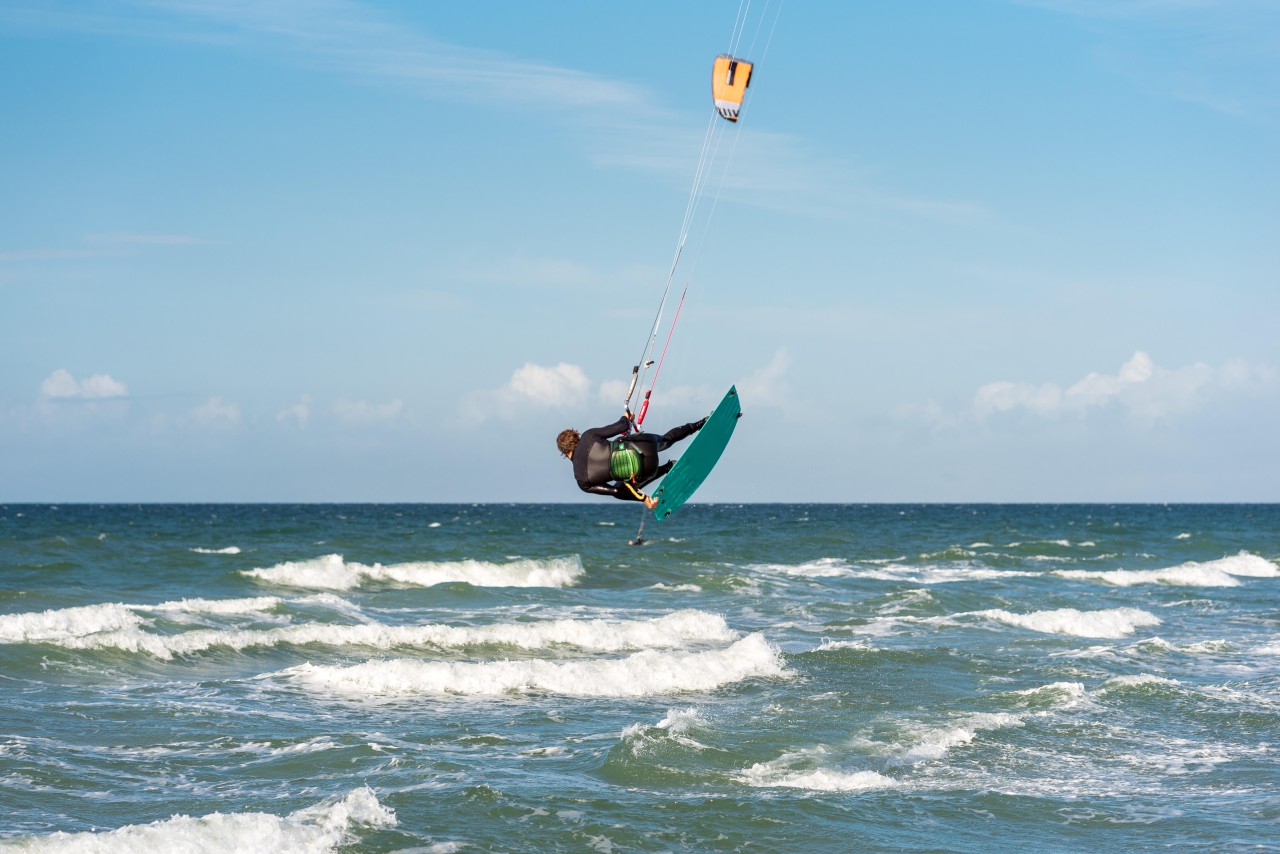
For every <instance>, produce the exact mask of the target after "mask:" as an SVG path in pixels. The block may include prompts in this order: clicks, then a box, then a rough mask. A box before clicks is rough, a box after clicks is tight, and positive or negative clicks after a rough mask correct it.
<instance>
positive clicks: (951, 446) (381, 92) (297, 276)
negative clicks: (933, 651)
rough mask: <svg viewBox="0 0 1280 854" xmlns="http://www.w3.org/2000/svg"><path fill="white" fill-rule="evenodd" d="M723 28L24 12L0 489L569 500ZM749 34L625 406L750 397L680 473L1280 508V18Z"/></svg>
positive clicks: (3, 147) (489, 7)
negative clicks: (689, 225)
mask: <svg viewBox="0 0 1280 854" xmlns="http://www.w3.org/2000/svg"><path fill="white" fill-rule="evenodd" d="M738 10H739V5H738V4H736V3H723V4H721V3H693V4H691V3H684V2H650V3H635V4H613V3H588V2H575V3H560V4H540V3H539V4H533V3H514V2H511V3H499V2H490V3H466V4H462V3H457V4H443V3H441V4H437V3H430V4H426V3H409V2H403V3H359V2H344V1H343V0H288V2H276V3H272V2H249V0H242V2H212V0H154V2H112V0H101V2H84V3H69V2H68V3H64V2H44V0H40V2H26V0H13V2H8V3H6V4H5V5H4V7H3V8H2V9H0V116H2V117H3V118H2V119H0V500H3V501H22V500H30V501H535V502H542V501H577V500H591V499H589V497H588V496H583V495H582V494H581V493H579V492H578V491H577V490H576V488H575V486H574V484H573V482H572V480H571V478H570V477H569V469H568V464H567V463H566V462H564V460H562V459H561V458H559V456H558V455H557V454H556V452H555V449H554V442H553V439H554V435H555V433H556V432H558V431H559V430H560V429H561V428H562V427H565V426H578V427H579V428H583V427H587V426H592V425H593V424H599V423H606V422H608V421H612V420H613V419H614V418H616V417H617V415H618V414H619V412H620V408H621V394H620V393H619V387H620V386H621V385H622V384H623V383H624V381H625V380H626V379H627V377H628V374H629V371H630V368H631V364H632V362H633V361H634V360H635V358H636V356H637V355H638V353H639V351H640V349H641V347H642V346H643V344H644V341H645V338H646V336H647V333H648V329H649V324H650V322H651V320H652V317H653V313H654V311H655V309H656V307H657V302H658V299H659V297H660V296H661V293H662V289H663V285H664V283H665V280H666V275H667V269H668V266H669V264H670V261H671V257H672V253H673V250H674V248H675V243H676V239H677V235H678V233H679V231H680V226H681V222H682V217H683V213H684V210H685V205H686V202H687V201H688V197H689V191H690V187H691V185H692V179H693V176H694V170H695V168H696V165H697V161H698V155H699V151H700V147H701V143H702V139H703V135H704V131H705V129H706V127H707V123H708V121H709V117H710V115H711V111H712V105H711V98H710V67H711V60H712V58H713V57H714V56H715V54H717V53H719V52H721V51H724V50H726V49H727V48H728V47H729V44H730V38H731V35H732V32H733V27H734V21H735V15H736V13H737V12H738ZM739 52H740V53H743V54H744V55H747V56H748V58H751V59H754V60H756V61H757V62H758V67H757V70H756V76H755V78H754V80H753V83H752V87H751V89H750V94H749V98H748V102H747V105H746V108H745V110H744V113H743V120H742V121H741V123H740V124H739V125H738V126H737V127H736V128H732V129H727V130H726V132H725V134H724V136H723V144H722V145H721V147H720V148H718V149H717V151H716V160H715V165H714V167H713V171H712V173H711V174H712V175H713V176H715V177H714V179H713V180H712V181H710V182H709V185H708V193H709V195H708V196H706V197H704V198H703V199H702V200H701V202H700V205H699V210H700V211H701V216H702V219H700V220H698V221H697V222H696V224H695V226H694V228H693V229H692V230H691V236H690V242H689V245H688V247H687V249H686V255H685V257H684V259H683V260H682V262H681V267H680V270H679V274H678V276H677V280H676V288H677V289H678V288H679V287H681V286H683V285H684V284H685V283H686V282H687V283H688V284H689V297H688V301H687V302H686V304H685V306H684V310H683V313H682V315H681V319H680V325H679V327H678V329H677V331H676V334H675V337H674V339H673V341H672V344H671V351H670V354H669V356H668V360H667V362H666V363H665V365H664V367H663V370H662V374H661V376H660V379H659V383H658V386H657V388H656V390H655V391H654V402H653V405H652V408H651V412H650V416H649V421H648V423H647V426H648V427H650V428H656V429H660V430H661V429H666V427H667V426H670V425H672V424H675V423H679V422H683V421H685V420H689V419H692V418H695V417H698V416H700V415H702V414H705V413H706V412H707V411H709V410H710V409H711V407H712V406H714V404H715V402H716V401H717V400H718V398H719V397H720V395H721V394H722V393H723V392H724V390H725V389H726V388H727V387H728V386H729V385H730V384H731V383H737V384H738V387H739V389H740V391H741V395H742V399H743V406H744V409H745V411H746V416H745V417H744V419H743V421H742V422H741V424H740V429H739V431H738V433H737V435H736V436H735V439H734V442H733V444H732V445H731V447H730V448H729V450H728V451H727V452H726V455H725V457H724V459H723V462H722V464H721V466H720V467H719V468H718V469H717V471H716V473H715V474H714V476H713V477H712V479H711V480H710V481H709V482H708V483H707V484H706V486H705V487H704V489H703V491H702V492H701V493H700V494H699V498H700V499H701V500H706V501H1275V500H1278V499H1280V487H1278V486H1277V484H1280V453H1277V452H1276V449H1275V438H1274V436H1275V433H1276V426H1275V425H1276V424H1277V423H1280V322H1278V321H1280V156H1278V155H1280V7H1277V6H1276V4H1274V3H1271V2H1261V0H1199V2H1196V0H1108V2H1102V0H1098V2H1090V0H1021V2H1016V0H971V1H970V2H953V0H946V2H943V0H936V2H916V3H900V2H888V0H886V2H870V3H834V2H831V3H815V2H802V0H786V2H785V3H782V4H779V3H778V0H771V2H770V3H769V4H767V5H766V3H765V2H764V0H753V2H752V3H751V4H750V6H749V8H748V15H747V26H746V29H745V31H744V36H743V40H742V42H741V46H740V48H739ZM726 128H727V125H726ZM668 316H669V315H668ZM597 500H603V499H597Z"/></svg>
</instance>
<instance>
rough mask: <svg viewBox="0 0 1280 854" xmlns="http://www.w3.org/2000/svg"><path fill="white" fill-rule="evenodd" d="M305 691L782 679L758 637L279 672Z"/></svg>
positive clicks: (654, 686) (382, 692)
mask: <svg viewBox="0 0 1280 854" xmlns="http://www.w3.org/2000/svg"><path fill="white" fill-rule="evenodd" d="M274 675H277V676H284V677H286V678H288V679H290V680H291V681H293V682H295V683H296V684H299V685H301V686H303V687H305V688H309V689H312V690H316V691H325V692H333V693H336V694H343V695H351V696H354V697H368V696H395V695H406V694H462V695H469V696H480V697H498V696H503V695H508V694H519V693H526V692H549V693H553V694H564V695H568V696H573V697H645V696H652V695H661V694H673V693H679V692H684V691H710V690H713V689H715V688H719V687H721V686H723V685H730V684H733V683H735V682H740V681H742V680H744V679H751V678H757V677H779V676H786V675H787V672H786V670H785V669H784V668H783V664H782V658H781V655H780V654H779V653H778V651H777V650H775V649H774V648H773V647H771V646H770V645H769V644H768V642H766V641H765V639H764V637H763V636H762V635H759V634H753V635H748V636H747V637H745V638H743V639H742V640H739V641H737V642H736V643H734V644H732V645H730V646H728V647H725V648H723V649H716V650H708V651H703V652H657V651H654V650H645V651H642V652H638V653H635V654H633V655H630V656H627V657H626V658H616V659H577V660H568V661H544V660H533V661H482V662H448V661H420V660H414V659H392V660H382V661H369V662H366V663H364V664H357V665H353V666H348V667H339V666H324V665H313V664H310V663H307V664H303V665H299V666H297V667H291V668H289V669H287V670H283V671H280V672H279V673H278V674H274Z"/></svg>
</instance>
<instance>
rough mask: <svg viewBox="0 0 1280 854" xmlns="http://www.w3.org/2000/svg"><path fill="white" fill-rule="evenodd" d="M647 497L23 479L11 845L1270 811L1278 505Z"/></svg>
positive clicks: (965, 824)
mask: <svg viewBox="0 0 1280 854" xmlns="http://www.w3.org/2000/svg"><path fill="white" fill-rule="evenodd" d="M639 520H640V516H639V512H638V510H637V508H636V507H635V506H634V505H623V504H621V503H617V502H600V503H597V504H591V505H571V506H564V505H560V506H547V507H534V506H522V505H487V506H473V505H466V506H462V505H458V506H453V505H404V506H393V505H386V506H369V505H359V506H324V505H316V506H283V505H270V506H249V505H234V506H212V505H210V506H141V507H136V506H106V507H99V506H62V507H50V506H34V505H32V506H17V505H9V506H3V507H0V686H2V690H3V692H4V697H5V701H4V702H3V703H2V704H0V780H2V781H3V785H2V786H0V848H4V849H8V848H15V849H17V850H35V851H80V850H94V851H98V850H101V851H135V850H174V849H177V848H181V847H182V846H186V847H187V849H188V850H271V851H279V852H285V851H330V850H342V849H350V850H361V851H397V850H406V849H410V850H418V851H422V850H426V851H466V850H473V851H491V850H492V851H523V850H598V851H667V850H673V851H701V850H735V849H745V850H760V851H778V850H787V851H802V850H812V851H822V850H899V849H923V850H953V851H1000V850H1018V851H1021V850H1023V849H1025V848H1027V847H1028V846H1036V847H1038V848H1040V849H1044V850H1081V851H1083V850H1126V849H1127V850H1143V849H1148V848H1155V847H1166V846H1172V847H1175V848H1177V847H1193V846H1195V847H1200V846H1211V847H1214V848H1216V849H1218V850H1233V849H1246V848H1249V849H1252V848H1255V847H1258V846H1261V847H1263V848H1280V796H1278V795H1277V794H1276V793H1277V792H1280V636H1277V629H1278V628H1280V578H1278V577H1277V576H1280V567H1278V565H1277V558H1280V506H1276V505H1266V506H1226V505H1214V506H1103V505H1097V506H1061V507H1056V506H991V505H974V506H888V505H873V506H833V505H748V506H691V507H688V508H686V509H685V510H683V511H682V512H681V514H680V515H679V516H678V517H675V518H673V519H671V520H668V521H667V522H664V523H661V524H657V523H654V522H652V521H650V523H649V524H648V525H647V529H646V535H648V536H649V537H651V540H650V543H649V544H648V545H646V546H644V547H642V548H634V547H629V546H628V545H627V540H628V538H630V537H632V536H634V534H635V532H636V526H637V525H638V523H639ZM202 846H203V847H202Z"/></svg>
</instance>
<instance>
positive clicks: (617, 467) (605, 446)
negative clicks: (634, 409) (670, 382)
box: [556, 410, 707, 510]
mask: <svg viewBox="0 0 1280 854" xmlns="http://www.w3.org/2000/svg"><path fill="white" fill-rule="evenodd" d="M706 422H707V419H706V418H703V419H702V420H701V421H694V422H691V423H689V424H682V425H681V426H679V427H673V428H672V429H670V430H668V431H667V432H666V433H663V434H661V435H659V434H657V433H631V434H629V435H625V436H623V434H624V433H626V432H627V430H628V429H630V428H631V425H632V416H631V411H630V410H627V411H626V412H625V413H623V416H622V417H621V418H619V419H618V420H617V421H615V422H613V423H612V424H609V425H608V426H605V427H593V428H592V429H590V430H588V431H586V432H585V433H582V434H581V435H579V433H578V431H577V430H573V429H568V430H561V431H560V435H558V436H556V447H557V448H558V449H559V450H560V453H561V454H563V455H564V456H565V458H566V459H568V460H571V461H572V462H573V477H574V480H576V481H578V488H579V489H581V490H582V491H583V492H591V493H595V494H596V495H612V496H613V497H614V498H617V499H620V500H622V501H643V502H644V503H645V506H646V507H648V508H649V509H650V510H652V509H653V508H654V507H657V506H658V499H657V498H654V497H653V496H651V495H646V494H645V493H644V487H645V486H647V485H648V484H650V483H653V482H654V481H655V480H657V479H658V478H660V477H662V476H663V475H664V474H666V473H667V472H669V471H671V467H672V466H673V465H675V462H676V461H675V460H668V461H667V462H665V463H662V464H659V463H658V452H659V451H665V450H666V449H667V448H670V447H671V446H672V445H674V444H675V443H676V442H679V441H680V440H681V439H687V438H688V437H690V436H692V435H693V434H694V433H697V432H698V431H699V430H701V429H702V425H703V424H705V423H706ZM614 436H622V438H621V439H617V440H613V441H610V440H611V439H613V437H614Z"/></svg>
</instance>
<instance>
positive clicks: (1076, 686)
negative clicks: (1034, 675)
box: [1011, 682, 1088, 709]
mask: <svg viewBox="0 0 1280 854" xmlns="http://www.w3.org/2000/svg"><path fill="white" fill-rule="evenodd" d="M1011 693H1012V694H1013V695H1014V696H1016V697H1018V698H1020V699H1021V700H1022V701H1023V702H1025V703H1026V704H1027V705H1029V706H1044V705H1049V706H1053V707H1056V708H1060V709H1070V708H1073V707H1075V706H1080V705H1083V704H1085V703H1087V702H1088V694H1087V692H1086V691H1085V688H1084V685H1082V684H1081V683H1079V682H1050V683H1049V684H1048V685H1040V686H1038V687H1035V688H1023V689H1022V690H1020V691H1013V692H1011Z"/></svg>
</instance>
